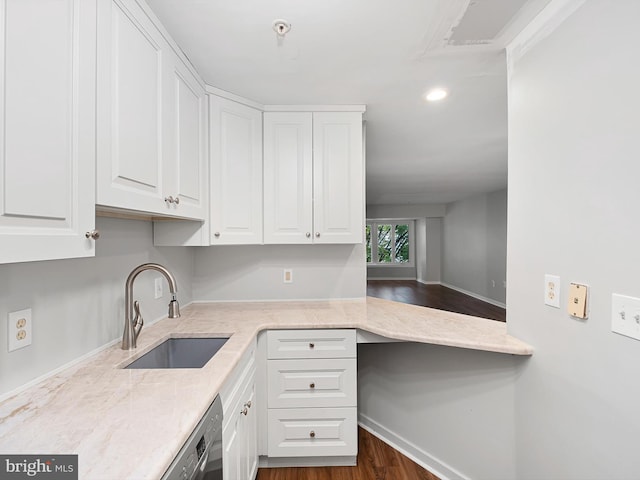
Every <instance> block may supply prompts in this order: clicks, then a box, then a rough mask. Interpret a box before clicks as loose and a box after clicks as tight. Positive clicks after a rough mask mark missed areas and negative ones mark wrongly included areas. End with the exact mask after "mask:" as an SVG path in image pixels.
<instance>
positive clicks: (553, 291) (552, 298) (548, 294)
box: [544, 274, 560, 308]
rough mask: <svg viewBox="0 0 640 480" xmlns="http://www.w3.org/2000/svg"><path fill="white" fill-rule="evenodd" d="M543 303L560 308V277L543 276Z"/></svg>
mask: <svg viewBox="0 0 640 480" xmlns="http://www.w3.org/2000/svg"><path fill="white" fill-rule="evenodd" d="M544 303H545V305H549V306H550V307H555V308H560V277H558V276H557V275H548V274H547V275H545V276H544Z"/></svg>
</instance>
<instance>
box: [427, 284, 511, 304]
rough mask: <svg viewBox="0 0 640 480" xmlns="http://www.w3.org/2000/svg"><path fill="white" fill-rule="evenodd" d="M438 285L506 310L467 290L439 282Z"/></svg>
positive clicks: (492, 301) (490, 300)
mask: <svg viewBox="0 0 640 480" xmlns="http://www.w3.org/2000/svg"><path fill="white" fill-rule="evenodd" d="M440 285H442V286H443V287H447V288H450V289H451V290H455V291H457V292H460V293H464V294H465V295H469V296H470V297H473V298H477V299H478V300H482V301H483V302H487V303H490V304H491V305H495V306H496V307H501V308H507V306H506V305H505V304H504V303H502V302H498V301H497V300H494V299H493V298H488V297H483V296H482V295H478V294H477V293H473V292H470V291H468V290H464V289H462V288H460V287H456V286H455V285H450V284H448V283H444V282H440Z"/></svg>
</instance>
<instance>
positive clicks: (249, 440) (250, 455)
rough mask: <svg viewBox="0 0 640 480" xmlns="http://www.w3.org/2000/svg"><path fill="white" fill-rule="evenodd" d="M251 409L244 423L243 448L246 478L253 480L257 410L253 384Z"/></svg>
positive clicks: (256, 440) (256, 449) (255, 473)
mask: <svg viewBox="0 0 640 480" xmlns="http://www.w3.org/2000/svg"><path fill="white" fill-rule="evenodd" d="M249 400H250V402H251V408H250V411H249V415H248V416H247V419H246V420H247V421H246V422H245V441H246V443H245V446H246V451H247V457H246V465H247V467H246V471H247V478H248V479H249V480H253V479H254V478H256V476H257V474H258V408H257V405H256V388H255V383H254V384H253V388H252V390H251V395H250V396H249Z"/></svg>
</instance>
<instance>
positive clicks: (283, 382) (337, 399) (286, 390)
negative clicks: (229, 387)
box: [267, 358, 357, 408]
mask: <svg viewBox="0 0 640 480" xmlns="http://www.w3.org/2000/svg"><path fill="white" fill-rule="evenodd" d="M267 364H268V365H267V381H268V385H269V388H268V392H269V393H268V407H269V408H291V407H302V408H304V407H355V406H356V405H357V397H356V372H357V368H356V359H355V358H322V359H312V360H309V359H304V360H269V361H268V362H267Z"/></svg>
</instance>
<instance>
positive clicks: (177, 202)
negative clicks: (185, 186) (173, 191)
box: [173, 195, 180, 205]
mask: <svg viewBox="0 0 640 480" xmlns="http://www.w3.org/2000/svg"><path fill="white" fill-rule="evenodd" d="M173 203H175V204H176V205H180V198H179V197H178V196H177V195H176V198H174V199H173Z"/></svg>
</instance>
